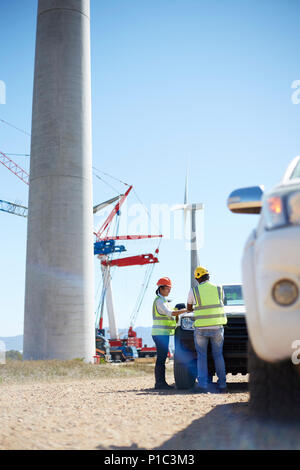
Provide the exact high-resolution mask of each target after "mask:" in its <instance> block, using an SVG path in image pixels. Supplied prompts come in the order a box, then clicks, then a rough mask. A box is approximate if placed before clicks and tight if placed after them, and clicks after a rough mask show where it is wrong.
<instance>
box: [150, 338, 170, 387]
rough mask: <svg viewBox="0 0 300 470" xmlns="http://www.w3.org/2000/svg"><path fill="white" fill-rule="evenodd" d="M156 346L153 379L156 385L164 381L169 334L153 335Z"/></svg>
mask: <svg viewBox="0 0 300 470" xmlns="http://www.w3.org/2000/svg"><path fill="white" fill-rule="evenodd" d="M152 338H153V341H154V343H155V346H156V350H157V356H156V363H155V381H156V384H157V385H159V384H160V385H161V384H164V383H166V378H165V377H166V376H165V373H166V366H165V364H166V359H167V357H168V351H169V341H170V336H169V335H155V336H152Z"/></svg>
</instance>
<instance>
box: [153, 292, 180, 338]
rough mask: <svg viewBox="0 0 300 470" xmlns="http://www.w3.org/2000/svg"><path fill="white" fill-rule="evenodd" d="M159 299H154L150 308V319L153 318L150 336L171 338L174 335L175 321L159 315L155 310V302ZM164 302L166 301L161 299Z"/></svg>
mask: <svg viewBox="0 0 300 470" xmlns="http://www.w3.org/2000/svg"><path fill="white" fill-rule="evenodd" d="M158 299H159V297H156V298H155V300H154V302H153V308H152V317H153V327H152V335H153V336H155V335H167V336H172V335H174V334H175V328H176V320H175V318H170V317H168V316H167V315H161V314H160V313H158V311H157V308H156V302H157V300H158ZM163 300H164V302H167V300H165V299H163Z"/></svg>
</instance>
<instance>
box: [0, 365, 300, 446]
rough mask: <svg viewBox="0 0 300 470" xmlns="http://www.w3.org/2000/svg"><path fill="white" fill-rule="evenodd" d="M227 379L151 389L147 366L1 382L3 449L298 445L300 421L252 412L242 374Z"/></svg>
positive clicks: (170, 374)
mask: <svg viewBox="0 0 300 470" xmlns="http://www.w3.org/2000/svg"><path fill="white" fill-rule="evenodd" d="M168 375H169V382H171V383H172V373H171V370H170V371H169V372H168ZM228 382H229V393H228V394H217V393H209V394H207V395H202V394H200V395H199V394H196V393H193V392H189V391H178V390H174V391H173V390H172V391H154V390H153V388H152V387H153V377H152V375H151V374H144V375H141V376H140V377H119V378H117V377H113V378H101V379H99V378H96V379H95V380H91V379H80V380H77V379H75V380H70V379H68V378H66V379H64V380H59V381H55V380H51V381H49V382H45V381H41V382H33V383H32V382H28V383H27V382H25V383H12V384H11V383H2V384H1V387H0V423H1V426H0V449H1V450H3V449H106V450H108V449H109V450H111V449H164V450H176V449H177V450H179V449H185V450H194V449H300V429H299V426H298V427H295V426H292V425H291V426H287V425H280V424H278V423H272V422H261V421H259V420H257V419H255V418H254V417H253V416H251V415H250V414H249V411H248V405H247V401H248V383H247V376H241V375H238V376H235V377H234V376H231V375H228Z"/></svg>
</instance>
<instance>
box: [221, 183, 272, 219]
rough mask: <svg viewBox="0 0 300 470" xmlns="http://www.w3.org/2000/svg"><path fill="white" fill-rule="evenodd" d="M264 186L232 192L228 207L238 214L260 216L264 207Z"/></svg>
mask: <svg viewBox="0 0 300 470" xmlns="http://www.w3.org/2000/svg"><path fill="white" fill-rule="evenodd" d="M263 194H264V187H263V186H250V187H248V188H240V189H236V190H235V191H232V193H231V194H230V195H229V197H228V199H227V207H228V209H230V210H231V212H235V213H237V214H259V213H260V212H261V207H262V197H263Z"/></svg>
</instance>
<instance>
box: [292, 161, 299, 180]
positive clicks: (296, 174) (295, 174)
mask: <svg viewBox="0 0 300 470" xmlns="http://www.w3.org/2000/svg"><path fill="white" fill-rule="evenodd" d="M295 178H300V160H299V162H298V163H297V165H296V166H295V168H294V171H293V173H292V174H291V176H290V179H291V180H293V179H295Z"/></svg>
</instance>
